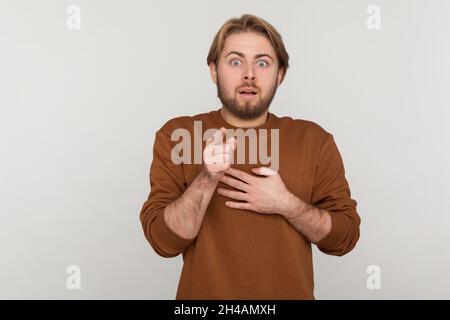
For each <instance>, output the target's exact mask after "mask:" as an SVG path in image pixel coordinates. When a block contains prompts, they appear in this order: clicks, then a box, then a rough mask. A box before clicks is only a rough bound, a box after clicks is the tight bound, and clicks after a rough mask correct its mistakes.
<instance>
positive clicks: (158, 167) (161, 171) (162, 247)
mask: <svg viewBox="0 0 450 320" xmlns="http://www.w3.org/2000/svg"><path fill="white" fill-rule="evenodd" d="M172 148H173V141H171V140H170V136H169V135H168V134H166V133H165V132H163V131H162V130H159V131H158V132H157V133H156V136H155V143H154V146H153V160H152V164H151V167H150V188H151V190H150V194H149V196H148V199H147V201H145V202H144V204H143V206H142V209H141V212H140V220H141V223H142V228H143V230H144V234H145V237H146V238H147V240H148V242H149V243H150V245H151V246H152V248H153V250H155V252H156V253H158V254H159V255H160V256H163V257H174V256H177V255H178V254H180V253H182V252H183V251H184V250H185V249H186V248H187V247H189V245H190V244H191V243H192V242H193V241H194V239H184V238H182V237H180V236H179V235H178V234H176V233H175V232H174V231H172V230H171V229H170V228H169V226H168V225H167V224H166V222H165V220H164V209H165V208H166V206H167V205H169V204H170V203H171V202H173V201H175V200H176V199H177V198H178V197H179V196H180V195H181V194H182V193H183V192H184V191H185V189H186V182H185V179H184V172H183V167H182V165H181V164H178V165H177V164H175V163H173V162H172V160H171V152H172Z"/></svg>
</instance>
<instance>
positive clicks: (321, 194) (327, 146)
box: [312, 133, 361, 256]
mask: <svg viewBox="0 0 450 320" xmlns="http://www.w3.org/2000/svg"><path fill="white" fill-rule="evenodd" d="M327 135H328V136H327V138H326V140H325V142H324V143H323V145H322V147H321V149H320V151H319V156H318V160H317V166H316V176H315V181H314V188H313V193H312V204H313V205H314V206H316V207H318V208H321V209H324V210H326V211H328V213H329V214H330V216H331V222H332V227H331V232H330V233H329V234H327V235H326V236H325V238H323V239H322V240H320V241H319V242H318V243H316V245H317V247H318V248H319V250H320V251H322V252H324V253H326V254H330V255H336V256H342V255H344V254H346V253H348V252H349V251H351V250H352V249H353V248H354V246H355V245H356V242H357V241H358V239H359V225H360V223H361V220H360V217H359V215H358V213H357V211H356V205H357V202H356V201H355V200H354V199H352V198H351V193H350V188H349V185H348V182H347V180H346V178H345V169H344V164H343V161H342V158H341V155H340V153H339V150H338V148H337V146H336V143H335V141H334V138H333V135H332V134H329V133H327Z"/></svg>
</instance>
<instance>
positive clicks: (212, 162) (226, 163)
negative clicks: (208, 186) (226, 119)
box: [203, 127, 236, 181]
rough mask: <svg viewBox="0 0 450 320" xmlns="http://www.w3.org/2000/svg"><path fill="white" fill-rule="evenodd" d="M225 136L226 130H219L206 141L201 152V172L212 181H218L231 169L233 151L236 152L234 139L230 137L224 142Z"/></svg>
mask: <svg viewBox="0 0 450 320" xmlns="http://www.w3.org/2000/svg"><path fill="white" fill-rule="evenodd" d="M225 134H226V129H225V128H224V127H222V128H220V130H218V131H217V132H216V133H214V134H213V135H212V136H211V137H210V138H209V139H208V140H207V141H206V145H205V150H204V151H203V162H204V165H203V171H204V173H205V175H206V176H207V177H208V178H209V179H211V180H214V181H219V180H220V179H221V178H222V177H223V176H224V174H225V172H226V170H227V169H228V168H230V167H231V163H232V159H233V155H234V150H236V138H235V137H231V138H229V139H228V140H227V141H225V142H224V138H225Z"/></svg>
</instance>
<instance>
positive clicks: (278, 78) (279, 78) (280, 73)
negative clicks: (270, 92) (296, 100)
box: [277, 69, 283, 88]
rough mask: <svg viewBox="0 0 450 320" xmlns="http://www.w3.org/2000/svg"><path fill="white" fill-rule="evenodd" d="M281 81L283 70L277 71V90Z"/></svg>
mask: <svg viewBox="0 0 450 320" xmlns="http://www.w3.org/2000/svg"><path fill="white" fill-rule="evenodd" d="M282 79H283V69H280V70H278V76H277V88H278V87H279V86H280V84H281V82H282Z"/></svg>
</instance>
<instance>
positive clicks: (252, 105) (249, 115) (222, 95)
mask: <svg viewBox="0 0 450 320" xmlns="http://www.w3.org/2000/svg"><path fill="white" fill-rule="evenodd" d="M241 87H255V86H254V85H252V84H250V83H244V84H243V85H242V86H241ZM276 92H277V85H276V80H275V82H274V84H273V86H272V88H271V90H270V92H269V93H268V94H267V96H266V97H263V96H262V94H261V90H258V94H257V97H256V99H251V100H247V101H246V100H245V99H243V101H238V95H239V94H240V93H239V92H238V91H236V93H235V94H234V95H227V93H226V92H225V90H224V88H223V86H222V84H221V81H220V77H219V74H218V73H217V96H218V97H219V99H220V101H221V102H222V105H223V106H224V107H225V108H227V109H228V110H229V111H230V112H231V113H232V114H233V115H234V116H236V117H238V118H240V119H243V120H253V119H256V118H258V117H259V116H261V115H262V114H263V113H264V112H266V110H268V109H269V106H270V104H271V103H272V100H273V98H274V96H275V93H276Z"/></svg>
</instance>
